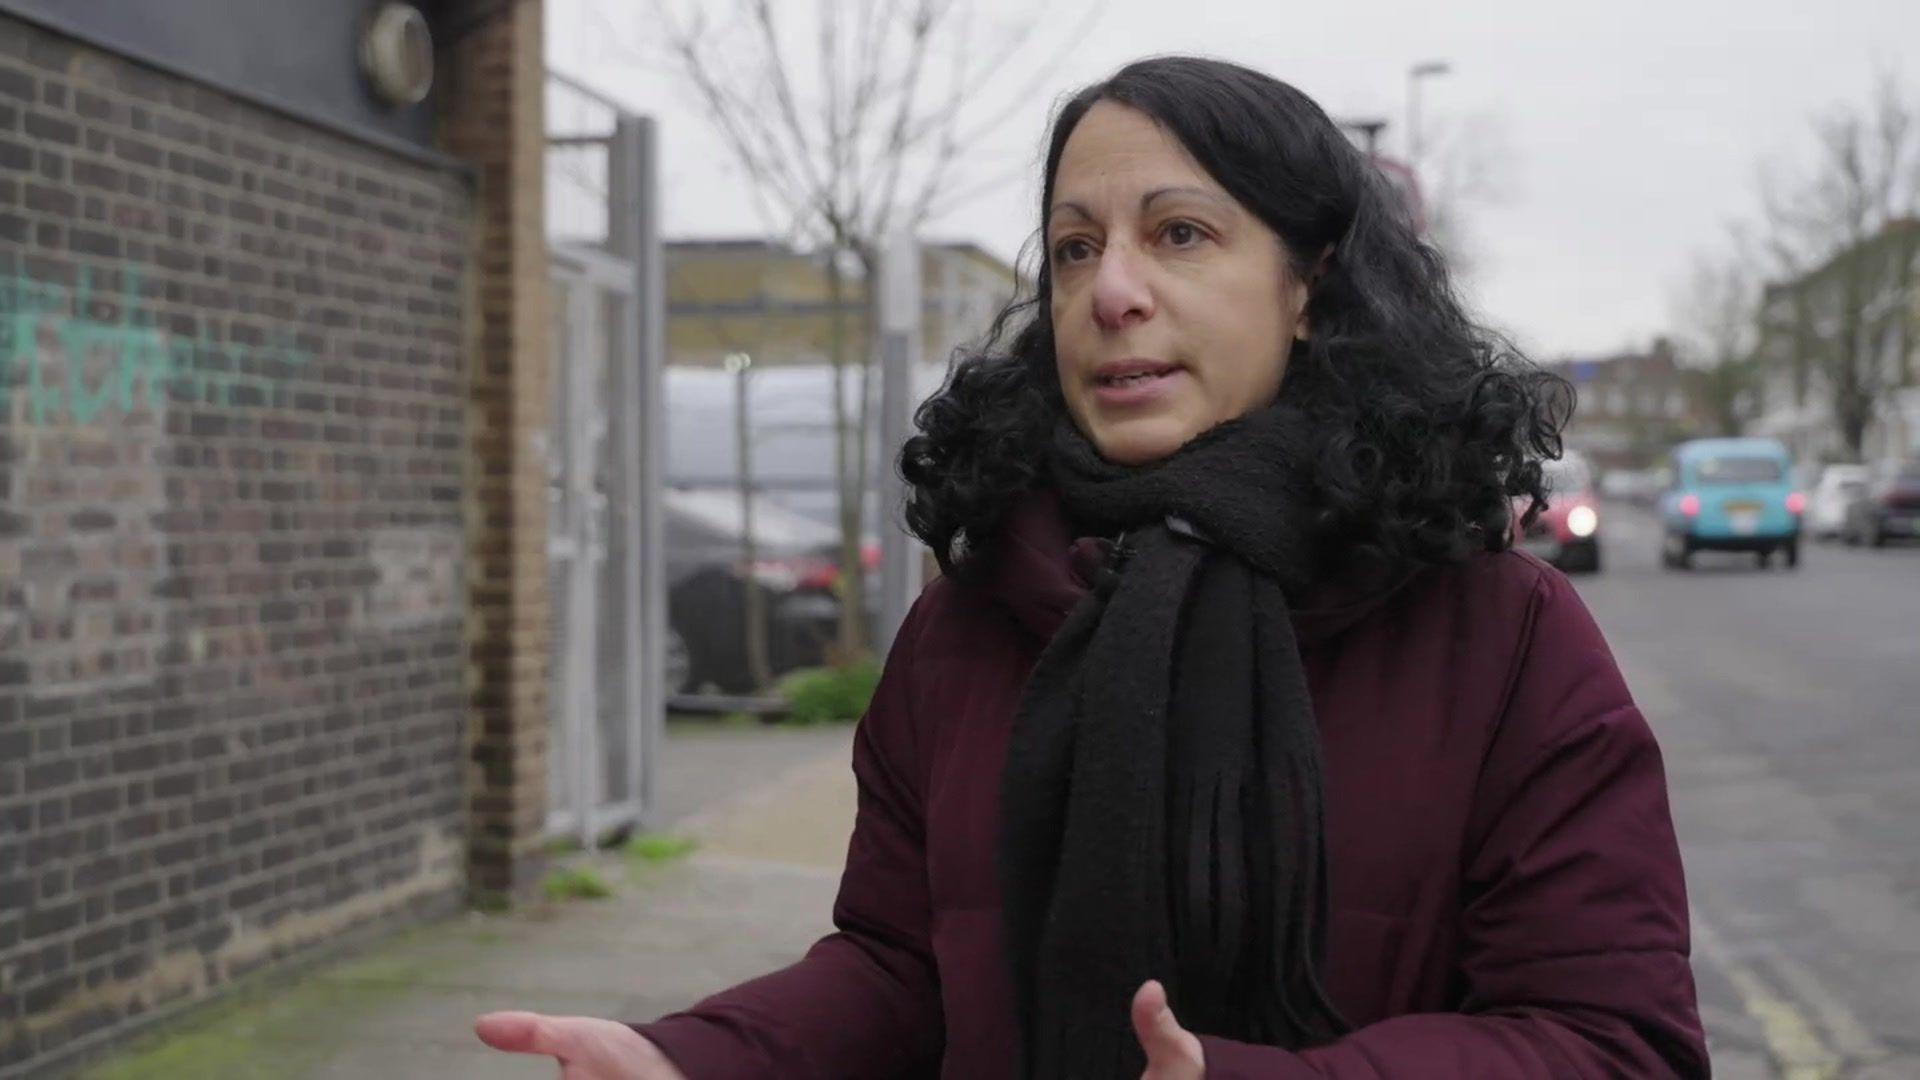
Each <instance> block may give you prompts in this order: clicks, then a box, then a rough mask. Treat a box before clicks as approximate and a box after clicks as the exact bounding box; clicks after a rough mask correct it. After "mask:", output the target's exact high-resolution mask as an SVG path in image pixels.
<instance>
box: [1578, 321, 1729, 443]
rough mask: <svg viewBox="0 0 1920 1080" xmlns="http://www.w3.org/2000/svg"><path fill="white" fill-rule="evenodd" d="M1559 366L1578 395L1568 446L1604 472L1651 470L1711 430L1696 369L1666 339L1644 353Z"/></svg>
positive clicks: (1654, 344) (1655, 343)
mask: <svg viewBox="0 0 1920 1080" xmlns="http://www.w3.org/2000/svg"><path fill="white" fill-rule="evenodd" d="M1556 370H1558V371H1559V372H1560V374H1561V375H1563V376H1565V377H1566V378H1567V380H1568V381H1570V382H1572V383H1573V386H1574V391H1575V393H1576V394H1577V395H1578V399H1577V405H1576V408H1575V410H1574V414H1573V421H1572V423H1570V424H1569V425H1568V427H1567V431H1566V442H1567V446H1568V447H1570V448H1572V449H1574V450H1578V451H1580V452H1581V453H1582V454H1585V455H1586V456H1587V457H1588V458H1589V459H1590V460H1592V461H1593V462H1594V463H1595V464H1596V465H1597V466H1599V467H1600V468H1601V469H1603V470H1604V469H1615V468H1618V469H1644V468H1648V467H1650V466H1652V465H1653V464H1655V463H1656V462H1657V461H1658V460H1659V459H1660V457H1661V456H1662V455H1663V454H1665V453H1666V451H1667V449H1668V448H1670V447H1671V446H1672V445H1673V444H1674V443H1676V442H1679V441H1681V440H1683V439H1688V438H1693V437H1695V436H1698V435H1706V434H1711V432H1709V431H1708V430H1707V428H1708V427H1709V424H1710V421H1709V419H1708V417H1707V416H1706V415H1705V414H1704V412H1703V410H1702V409H1701V408H1700V406H1699V404H1698V401H1697V399H1696V395H1695V393H1694V373H1693V372H1690V371H1688V370H1687V369H1686V368H1685V367H1683V366H1682V365H1681V364H1680V363H1679V362H1678V361H1677V360H1676V359H1675V356H1674V350H1673V347H1672V345H1671V343H1669V342H1668V341H1667V340H1666V339H1664V338H1656V339H1655V340H1654V342H1653V344H1652V346H1651V347H1650V348H1648V349H1647V350H1645V351H1644V352H1630V353H1621V354H1616V355H1613V356H1602V357H1593V358H1586V359H1581V358H1575V359H1568V360H1564V361H1562V362H1561V363H1560V364H1558V365H1556Z"/></svg>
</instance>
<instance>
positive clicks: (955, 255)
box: [666, 239, 1020, 368]
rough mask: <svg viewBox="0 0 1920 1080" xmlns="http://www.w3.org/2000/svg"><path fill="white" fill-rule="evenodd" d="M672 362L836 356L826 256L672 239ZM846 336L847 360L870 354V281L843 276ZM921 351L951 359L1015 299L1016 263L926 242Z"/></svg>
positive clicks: (786, 362)
mask: <svg viewBox="0 0 1920 1080" xmlns="http://www.w3.org/2000/svg"><path fill="white" fill-rule="evenodd" d="M666 259H667V362H668V363H669V364H672V365H676V366H680V367H705V368H720V367H722V366H723V365H724V363H725V360H726V356H727V354H729V353H736V352H741V353H747V354H749V355H751V356H752V357H753V361H754V364H755V365H756V366H762V367H765V366H773V367H783V366H793V365H807V364H824V363H830V362H832V351H833V340H834V338H833V335H834V333H835V327H834V312H835V304H834V302H833V296H832V292H833V290H832V285H831V282H830V279H829V277H830V276H829V274H828V272H827V265H826V262H825V257H824V256H822V255H820V254H818V253H815V252H808V251H800V250H797V249H795V248H792V247H790V246H788V245H785V244H781V243H777V242H772V241H766V240H758V239H748V240H681V241H671V242H669V243H668V244H667V245H666ZM842 280H843V284H842V295H841V300H840V304H839V314H840V327H839V331H838V332H839V333H842V334H844V335H845V338H844V340H845V342H846V350H847V351H846V353H845V355H846V356H848V357H861V356H865V355H867V352H866V350H867V348H868V344H867V342H868V327H867V325H866V322H865V320H866V318H867V310H868V309H867V286H866V281H865V280H864V278H863V277H862V275H861V274H860V273H859V271H858V268H857V266H853V265H849V266H848V267H847V268H846V270H845V273H844V277H843V279H842ZM920 284H921V295H922V309H921V320H920V325H921V356H922V358H923V359H924V360H925V361H926V362H928V363H937V364H940V365H942V366H944V365H945V363H946V361H947V359H948V358H949V357H950V356H951V355H952V354H953V352H954V351H955V350H956V349H959V348H960V347H962V346H964V345H966V344H969V343H970V342H973V341H975V340H977V339H978V338H979V337H980V336H981V335H982V334H984V333H985V331H986V330H987V328H988V327H989V326H990V325H991V324H992V322H993V318H994V316H995V315H997V314H999V312H1000V310H1001V309H1002V308H1003V307H1005V306H1006V305H1007V303H1008V302H1010V301H1011V300H1012V299H1013V298H1014V293H1015V291H1016V289H1017V288H1018V287H1019V284H1020V279H1019V275H1018V274H1017V273H1016V272H1015V270H1014V268H1013V267H1011V266H1009V265H1007V264H1006V263H1005V262H1004V261H1002V260H1000V259H999V258H997V257H995V256H994V255H992V254H991V253H989V252H987V251H985V250H983V249H981V248H980V247H978V246H976V245H973V244H963V243H930V244H925V245H923V246H922V247H921V256H920Z"/></svg>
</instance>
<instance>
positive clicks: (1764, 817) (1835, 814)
mask: <svg viewBox="0 0 1920 1080" xmlns="http://www.w3.org/2000/svg"><path fill="white" fill-rule="evenodd" d="M1601 530H1602V531H1601V535H1602V538H1603V545H1604V552H1605V562H1606V565H1605V569H1604V570H1603V571H1602V572H1601V573H1600V574H1597V575H1582V576H1577V577H1575V579H1574V580H1575V582H1576V583H1577V585H1578V586H1579V589H1580V592H1581V594H1582V595H1583V596H1584V597H1585V598H1586V600H1587V603H1588V605H1589V606H1590V607H1591V608H1592V609H1593V612H1594V614H1595V616H1596V617H1597V618H1598V619H1599V621H1600V625H1601V627H1602V628H1603V629H1604V630H1605V631H1606V634H1607V638H1608V641H1609V642H1610V643H1611V644H1612V646H1613V650H1614V653H1615V655H1616V656H1617V657H1618V658H1619V661H1620V664H1621V666H1622V668H1623V669H1624V670H1625V671H1626V675H1627V682H1628V684H1629V685H1630V686H1631V687H1632V689H1633V693H1634V696H1635V698H1636V699H1637V700H1638V701H1639V703H1640V706H1641V709H1642V711H1643V712H1644V713H1645V714H1646V716H1647V719H1648V720H1649V722H1650V723H1651V724H1652V725H1653V728H1654V730H1655V731H1656V732H1657V733H1658V735H1659V738H1660V742H1661V747H1662V749H1663V750H1664V752H1665V755H1666V763H1667V776H1668V782H1669V785H1670V788H1671V792H1672V798H1673V810H1674V819H1675V823H1676V827H1677V829H1678V831H1679V835H1680V847H1681V852H1682V855H1683V857H1684V858H1685V861H1686V868H1687V884H1688V890H1689V893H1690V895H1691V899H1692V905H1693V912H1694V922H1693V926H1694V967H1695V975H1696V978H1697V979H1698V981H1699V986H1700V997H1701V1002H1700V1004H1701V1010H1702V1013H1703V1014H1704V1019H1705V1021H1706V1025H1707V1029H1708V1032H1709V1035H1710V1037H1711V1040H1712V1045H1713V1052H1714V1065H1715V1074H1716V1075H1717V1076H1720V1077H1725V1078H1728V1080H1747V1078H1754V1077H1789V1078H1793V1080H1801V1078H1806V1080H1813V1078H1822V1077H1858V1078H1867V1077H1871V1078H1874V1080H1881V1078H1892V1077H1904V1078H1920V546H1917V545H1908V546H1905V547H1889V548H1885V549H1881V550H1873V549H1867V548H1847V547H1842V546H1839V545H1837V544H1812V543H1808V544H1806V545H1804V546H1803V550H1802V558H1801V564H1800V568H1799V569H1797V570H1786V569H1784V568H1782V566H1781V564H1780V562H1779V561H1778V560H1776V561H1775V563H1774V568H1773V569H1767V570H1762V569H1760V568H1759V567H1758V566H1757V565H1756V562H1755V559H1754V558H1753V556H1751V555H1731V554H1729V555H1714V554H1707V553H1703V554H1700V555H1697V556H1695V560H1694V566H1695V569H1693V570H1691V571H1679V570H1667V569H1663V568H1662V567H1661V565H1660V558H1659V551H1660V536H1659V526H1658V524H1657V522H1656V521H1655V520H1654V519H1653V518H1652V517H1651V516H1649V515H1647V514H1645V513H1643V512H1640V511H1637V510H1633V509H1630V508H1626V507H1610V508H1603V511H1602V525H1601Z"/></svg>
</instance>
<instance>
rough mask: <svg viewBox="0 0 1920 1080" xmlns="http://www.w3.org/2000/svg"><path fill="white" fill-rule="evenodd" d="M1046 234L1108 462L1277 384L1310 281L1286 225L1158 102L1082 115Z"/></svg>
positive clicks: (1244, 407) (1074, 393)
mask: <svg viewBox="0 0 1920 1080" xmlns="http://www.w3.org/2000/svg"><path fill="white" fill-rule="evenodd" d="M1046 240H1047V252H1048V256H1047V257H1048V260H1049V263H1050V266H1051V269H1052V273H1053V303H1052V313H1053V334H1054V348H1055V353H1056V357H1057V364H1058V370H1059V375H1060V389H1061V391H1062V392H1063V393H1064V395H1065V397H1066V402H1067V411H1068V412H1069V413H1071V414H1072V416H1073V420H1074V423H1075V424H1076V425H1077V426H1078V427H1079V428H1080V430H1081V431H1082V432H1083V433H1084V434H1085V435H1086V436H1087V438H1088V439H1090V440H1091V441H1092V442H1093V445H1094V447H1095V448H1096V449H1098V450H1099V451H1100V454H1101V456H1103V457H1105V458H1106V459H1107V460H1108V461H1111V462H1113V463H1115V464H1119V465H1141V464H1145V463H1147V462H1150V461H1155V460H1158V459H1160V458H1163V457H1165V456H1167V455H1168V454H1171V453H1173V452H1174V451H1175V450H1178V449H1179V448H1180V447H1181V446H1183V445H1185V444H1186V442H1187V441H1188V440H1189V439H1192V438H1193V437H1194V436H1195V435H1198V434H1200V433H1201V432H1203V431H1206V430H1207V429H1209V428H1212V427H1214V426H1216V425H1218V424H1220V423H1223V422H1225V421H1227V420H1231V419H1233V418H1235V417H1237V416H1242V415H1244V414H1246V413H1248V412H1250V411H1252V410H1254V409H1258V408H1261V407H1263V406H1265V405H1268V404H1271V403H1272V402H1273V400H1274V398H1275V397H1276V396H1277V395H1278V394H1279V392H1280V377H1281V375H1283V374H1284V373H1285V371H1286V366H1287V353H1288V350H1289V348H1290V347H1291V346H1292V344H1293V341H1294V340H1295V339H1296V338H1305V337H1306V325H1305V323H1304V321H1303V320H1302V318H1301V312H1302V310H1303V309H1304V307H1305V306H1306V299H1307V293H1306V288H1305V286H1304V284H1303V283H1301V282H1300V281H1299V280H1298V277H1297V275H1295V274H1294V273H1293V272H1292V270H1291V269H1290V267H1289V259H1288V253H1287V250H1286V247H1285V245H1284V244H1282V243H1281V241H1280V238H1279V236H1277V235H1276V234H1275V233H1274V232H1273V230H1272V229H1269V228H1268V227H1267V226H1266V223H1264V222H1262V221H1261V220H1260V219H1259V218H1257V217H1255V216H1254V215H1253V214H1252V213H1251V212H1249V211H1248V210H1247V209H1246V208H1245V207H1243V206H1241V205H1240V204H1239V203H1238V202H1236V201H1235V200H1234V199H1233V197H1232V196H1231V195H1228V194H1227V192H1226V190H1225V189H1224V188H1222V187H1221V186H1220V185H1219V184H1218V183H1216V182H1215V181H1214V180H1213V178H1212V177H1210V176H1208V175H1207V171H1206V170H1205V169H1203V168H1201V167H1200V164H1199V162H1197V161H1195V160H1194V159H1193V157H1192V155H1190V154H1188V153H1187V150H1186V148H1185V147H1184V146H1182V145H1181V144H1180V142H1179V140H1178V139H1176V138H1175V137H1174V136H1173V135H1171V134H1169V133H1167V132H1165V131H1163V130H1161V128H1160V127H1159V125H1158V124H1156V123H1155V122H1154V121H1153V120H1152V119H1151V118H1149V117H1148V116H1147V115H1146V114H1145V113H1142V112H1139V111H1138V110H1135V109H1132V108H1129V107H1127V106H1125V105H1119V104H1115V103H1113V102H1110V101H1101V102H1097V103H1095V104H1094V106H1093V107H1092V108H1091V109H1089V110H1087V113H1086V115H1084V116H1082V117H1081V119H1080V123H1079V124H1078V125H1076V126H1075V127H1074V129H1073V133H1072V134H1071V135H1069V136H1068V137H1067V144H1066V147H1065V148H1064V150H1063V151H1062V153H1061V156H1060V164H1059V166H1058V170H1057V172H1056V174H1055V177H1054V193H1053V206H1052V207H1051V211H1050V214H1049V221H1048V226H1047V237H1046Z"/></svg>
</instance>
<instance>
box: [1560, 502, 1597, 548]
mask: <svg viewBox="0 0 1920 1080" xmlns="http://www.w3.org/2000/svg"><path fill="white" fill-rule="evenodd" d="M1598 528H1600V515H1599V514H1596V513H1594V512H1593V507H1591V506H1576V507H1574V508H1573V509H1572V510H1569V511H1567V531H1568V532H1570V533H1572V534H1573V535H1575V536H1577V537H1579V538H1580V539H1582V540H1585V539H1586V538H1587V537H1589V536H1592V535H1593V534H1594V531H1595V530H1596V529H1598Z"/></svg>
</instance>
